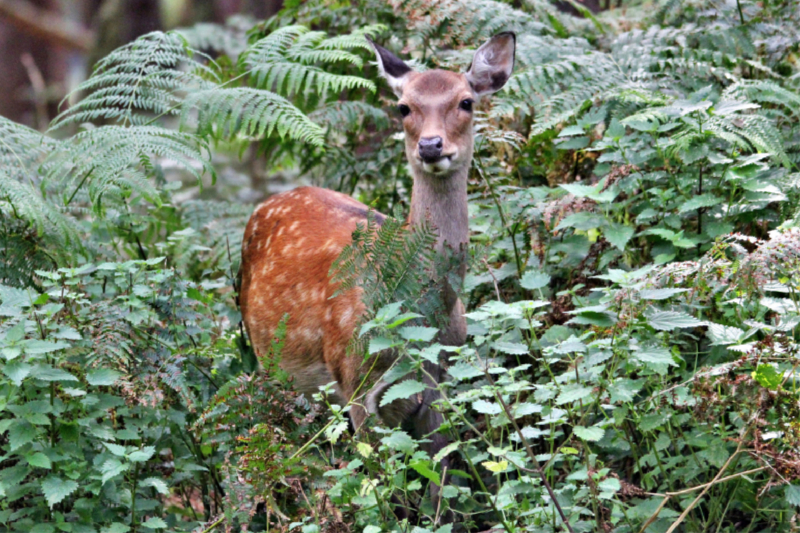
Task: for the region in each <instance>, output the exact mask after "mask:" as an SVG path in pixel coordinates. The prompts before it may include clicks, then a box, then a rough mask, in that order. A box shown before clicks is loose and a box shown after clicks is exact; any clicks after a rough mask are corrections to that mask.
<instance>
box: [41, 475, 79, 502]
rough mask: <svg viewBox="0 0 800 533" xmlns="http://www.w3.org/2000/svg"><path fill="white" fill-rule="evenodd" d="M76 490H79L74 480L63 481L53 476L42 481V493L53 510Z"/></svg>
mask: <svg viewBox="0 0 800 533" xmlns="http://www.w3.org/2000/svg"><path fill="white" fill-rule="evenodd" d="M76 490H78V484H77V483H76V482H75V481H72V480H68V479H61V478H60V477H58V476H53V475H50V476H47V477H46V478H44V479H43V480H42V493H44V497H45V499H46V500H47V504H48V505H49V506H50V508H51V509H52V508H53V506H54V505H55V504H57V503H60V502H61V501H63V500H64V498H66V497H67V496H69V495H70V494H72V493H73V492H75V491H76Z"/></svg>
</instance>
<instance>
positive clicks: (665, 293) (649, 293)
mask: <svg viewBox="0 0 800 533" xmlns="http://www.w3.org/2000/svg"><path fill="white" fill-rule="evenodd" d="M688 290H689V289H645V290H642V291H639V298H641V299H642V300H666V299H667V298H672V297H673V296H675V295H676V294H680V293H682V292H686V291H688Z"/></svg>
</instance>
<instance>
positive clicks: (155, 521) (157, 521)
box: [142, 516, 167, 529]
mask: <svg viewBox="0 0 800 533" xmlns="http://www.w3.org/2000/svg"><path fill="white" fill-rule="evenodd" d="M142 527H146V528H148V529H165V528H166V527H167V523H166V522H164V520H162V519H161V518H159V517H157V516H151V517H150V518H148V519H147V520H145V521H144V522H142Z"/></svg>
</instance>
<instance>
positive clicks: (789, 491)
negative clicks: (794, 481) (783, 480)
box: [783, 485, 800, 507]
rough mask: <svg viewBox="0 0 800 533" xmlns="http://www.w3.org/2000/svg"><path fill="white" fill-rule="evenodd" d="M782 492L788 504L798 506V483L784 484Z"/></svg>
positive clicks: (799, 487)
mask: <svg viewBox="0 0 800 533" xmlns="http://www.w3.org/2000/svg"><path fill="white" fill-rule="evenodd" d="M783 494H784V498H785V499H786V502H787V503H788V504H789V505H794V506H795V507H800V485H786V488H785V489H784V493H783Z"/></svg>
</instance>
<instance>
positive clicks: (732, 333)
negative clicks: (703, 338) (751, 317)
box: [708, 324, 744, 346]
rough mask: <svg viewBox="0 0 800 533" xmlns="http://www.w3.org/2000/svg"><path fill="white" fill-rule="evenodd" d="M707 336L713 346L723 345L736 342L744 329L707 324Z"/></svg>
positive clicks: (741, 337)
mask: <svg viewBox="0 0 800 533" xmlns="http://www.w3.org/2000/svg"><path fill="white" fill-rule="evenodd" d="M708 336H709V337H710V338H711V340H712V343H711V344H712V345H714V346H725V345H727V344H738V343H739V342H741V341H742V340H744V339H743V336H744V331H743V330H741V329H739V328H737V327H734V326H723V325H721V324H709V325H708Z"/></svg>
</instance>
